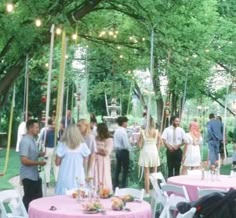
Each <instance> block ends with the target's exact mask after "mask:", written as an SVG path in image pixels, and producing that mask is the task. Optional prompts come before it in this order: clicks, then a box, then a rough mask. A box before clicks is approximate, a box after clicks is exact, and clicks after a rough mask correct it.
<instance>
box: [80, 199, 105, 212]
mask: <svg viewBox="0 0 236 218" xmlns="http://www.w3.org/2000/svg"><path fill="white" fill-rule="evenodd" d="M83 208H84V210H85V211H99V210H102V209H103V206H102V204H101V202H100V201H98V200H95V201H90V202H88V203H86V204H84V205H83Z"/></svg>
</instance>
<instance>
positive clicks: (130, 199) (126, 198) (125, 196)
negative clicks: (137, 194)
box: [121, 195, 134, 203]
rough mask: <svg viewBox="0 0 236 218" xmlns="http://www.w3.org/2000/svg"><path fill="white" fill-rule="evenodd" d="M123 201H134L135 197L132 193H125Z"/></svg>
mask: <svg viewBox="0 0 236 218" xmlns="http://www.w3.org/2000/svg"><path fill="white" fill-rule="evenodd" d="M121 199H122V201H123V202H125V203H126V202H132V201H134V197H133V196H132V195H124V196H122V197H121Z"/></svg>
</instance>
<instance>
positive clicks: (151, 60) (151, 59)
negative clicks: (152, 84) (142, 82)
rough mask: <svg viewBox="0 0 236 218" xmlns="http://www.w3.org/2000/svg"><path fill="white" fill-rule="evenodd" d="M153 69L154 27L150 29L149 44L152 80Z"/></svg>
mask: <svg viewBox="0 0 236 218" xmlns="http://www.w3.org/2000/svg"><path fill="white" fill-rule="evenodd" d="M153 71H154V28H152V31H151V44H150V74H151V78H152V81H153Z"/></svg>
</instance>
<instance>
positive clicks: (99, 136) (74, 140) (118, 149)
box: [19, 112, 236, 209]
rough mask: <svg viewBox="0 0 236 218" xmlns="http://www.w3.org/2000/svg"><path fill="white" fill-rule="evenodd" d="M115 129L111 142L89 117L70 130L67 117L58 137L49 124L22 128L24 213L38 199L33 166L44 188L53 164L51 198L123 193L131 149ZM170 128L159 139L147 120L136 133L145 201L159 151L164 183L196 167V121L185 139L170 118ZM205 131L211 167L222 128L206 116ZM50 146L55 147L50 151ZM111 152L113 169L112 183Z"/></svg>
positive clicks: (123, 132)
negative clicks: (81, 191) (90, 190)
mask: <svg viewBox="0 0 236 218" xmlns="http://www.w3.org/2000/svg"><path fill="white" fill-rule="evenodd" d="M117 123H118V128H117V129H116V130H115V132H114V135H113V137H112V136H111V134H110V133H109V130H108V127H107V125H106V124H105V123H98V124H97V121H96V117H95V116H91V120H90V122H88V121H87V120H86V119H80V120H79V121H78V122H77V124H75V122H74V120H73V119H72V118H71V114H70V112H68V113H67V117H66V118H63V119H62V121H61V128H60V133H59V134H56V133H55V128H54V125H53V121H52V119H49V120H48V124H47V125H46V127H45V128H43V129H42V130H41V132H40V134H39V123H38V121H37V120H34V119H29V120H28V121H27V122H26V123H25V125H26V129H27V132H26V134H24V135H23V136H22V138H21V140H20V143H19V154H20V159H21V168H20V177H21V180H22V184H23V187H24V197H23V202H24V204H25V206H26V209H28V205H29V203H30V201H32V200H34V199H36V198H39V197H42V187H41V185H42V182H41V179H40V177H39V172H38V167H39V166H40V167H44V172H45V177H46V183H47V185H49V183H50V175H51V170H52V166H53V165H54V164H53V163H55V166H54V167H53V168H54V170H53V171H54V175H55V180H56V188H55V193H56V194H58V195H61V194H65V193H66V190H70V189H74V188H79V187H86V184H93V186H94V188H95V189H96V190H99V189H101V188H107V189H109V190H110V191H112V190H114V188H115V187H127V186H128V173H129V164H130V157H129V156H130V151H131V147H132V145H131V143H130V140H129V136H128V133H127V129H126V128H127V126H128V119H127V118H126V117H123V116H121V117H118V118H117ZM170 124H171V125H170V126H169V127H167V128H165V129H164V131H163V133H162V134H160V132H159V131H158V130H157V129H156V123H155V121H154V119H153V118H152V117H149V118H146V120H145V122H144V124H143V125H144V126H142V128H140V136H139V139H138V142H137V146H138V147H139V149H140V156H139V160H138V163H137V164H138V165H139V166H140V167H141V168H142V169H143V172H144V182H145V191H146V195H149V186H150V184H149V174H150V172H157V171H158V167H159V166H160V164H161V160H160V158H159V150H160V147H161V146H162V145H163V146H165V147H166V157H167V167H168V177H171V176H175V175H179V174H180V173H181V174H187V170H188V169H199V168H200V167H201V161H202V160H201V151H200V149H201V145H202V142H203V138H202V135H201V131H200V127H199V124H198V123H197V121H196V120H193V121H191V123H190V125H189V131H188V133H185V131H184V129H183V128H181V127H180V119H179V118H178V117H172V119H171V122H170ZM207 129H208V144H209V161H210V164H211V165H214V164H216V163H217V161H218V159H219V152H220V144H221V143H222V141H223V124H222V122H221V121H220V119H216V118H215V117H214V115H213V114H211V115H210V120H209V122H208V123H207ZM38 134H39V137H38V140H37V141H36V138H37V136H38ZM55 140H58V142H57V143H56V141H55ZM55 144H57V146H56V149H55V148H54V147H55ZM39 145H40V146H39ZM41 145H43V146H41ZM113 150H114V151H115V158H116V167H115V172H114V180H113V183H112V173H111V153H112V151H113ZM235 150H236V148H235ZM39 157H43V158H41V159H39ZM235 161H236V160H235ZM235 163H236V162H235ZM181 166H182V169H181Z"/></svg>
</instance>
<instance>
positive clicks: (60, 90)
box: [55, 30, 66, 141]
mask: <svg viewBox="0 0 236 218" xmlns="http://www.w3.org/2000/svg"><path fill="white" fill-rule="evenodd" d="M65 69H66V33H65V31H64V30H63V33H62V46H61V63H60V74H59V80H58V91H57V106H56V132H58V131H59V125H60V119H61V116H62V105H63V87H64V80H65ZM55 141H56V140H55Z"/></svg>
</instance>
